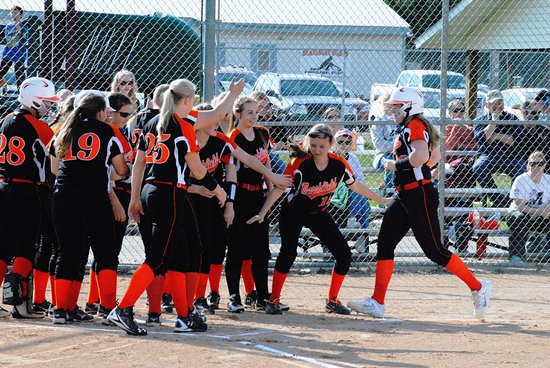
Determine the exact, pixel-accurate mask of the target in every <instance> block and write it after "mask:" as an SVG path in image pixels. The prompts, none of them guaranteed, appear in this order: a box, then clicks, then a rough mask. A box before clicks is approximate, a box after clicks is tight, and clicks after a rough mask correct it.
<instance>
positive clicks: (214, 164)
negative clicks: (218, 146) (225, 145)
mask: <svg viewBox="0 0 550 368" xmlns="http://www.w3.org/2000/svg"><path fill="white" fill-rule="evenodd" d="M219 164H220V155H219V153H217V152H216V153H215V154H213V155H212V157H209V158H207V159H206V160H203V161H202V166H204V168H205V169H206V170H208V172H214V171H216V169H217V168H218V165H219Z"/></svg>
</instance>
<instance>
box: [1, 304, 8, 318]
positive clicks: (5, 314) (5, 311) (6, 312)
mask: <svg viewBox="0 0 550 368" xmlns="http://www.w3.org/2000/svg"><path fill="white" fill-rule="evenodd" d="M10 314H11V313H10V311H8V310H5V309H4V308H2V307H1V306H0V318H6V317H9V316H10Z"/></svg>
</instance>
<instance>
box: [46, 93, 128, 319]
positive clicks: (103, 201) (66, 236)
mask: <svg viewBox="0 0 550 368" xmlns="http://www.w3.org/2000/svg"><path fill="white" fill-rule="evenodd" d="M108 108H109V104H108V100H107V98H106V97H105V96H104V95H102V94H97V93H94V92H91V93H87V92H81V93H80V94H79V96H77V99H76V100H75V110H74V111H73V112H72V113H71V114H70V115H69V117H68V118H67V120H66V121H65V122H64V123H63V126H62V127H61V129H60V130H59V133H58V134H56V136H55V137H54V139H53V140H52V143H51V146H50V154H51V160H52V172H53V173H54V174H56V175H57V177H56V182H55V189H54V191H53V194H52V213H53V223H54V227H55V232H56V235H57V240H58V242H59V257H58V259H57V267H56V272H55V289H56V309H55V310H54V314H53V323H54V324H64V323H66V322H68V321H71V319H72V318H74V312H73V311H74V310H75V309H77V307H76V302H77V299H78V295H79V293H80V287H81V285H82V278H83V275H84V265H85V263H86V261H87V257H88V249H89V246H90V245H91V248H92V250H93V252H94V258H95V262H96V267H95V272H96V274H97V282H98V285H99V299H100V302H101V305H102V306H103V307H104V308H105V309H112V308H114V306H115V304H116V281H117V275H116V269H117V265H118V254H117V253H116V251H115V250H116V247H115V239H114V228H113V222H114V217H113V212H112V209H111V203H110V200H109V194H108V193H109V191H110V189H111V186H110V171H111V167H110V165H112V167H113V168H114V170H115V171H116V173H117V174H118V175H120V176H126V175H128V173H129V168H128V165H127V164H126V161H125V158H124V152H125V151H129V147H128V146H127V143H126V145H125V140H124V137H122V135H121V134H120V132H119V131H118V130H117V129H116V128H114V127H113V126H111V125H109V124H107V123H105V121H106V119H107V109H108ZM86 319H89V318H86Z"/></svg>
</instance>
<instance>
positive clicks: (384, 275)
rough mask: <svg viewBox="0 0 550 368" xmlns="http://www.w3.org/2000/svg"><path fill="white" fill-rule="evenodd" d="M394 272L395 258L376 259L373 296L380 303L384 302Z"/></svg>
mask: <svg viewBox="0 0 550 368" xmlns="http://www.w3.org/2000/svg"><path fill="white" fill-rule="evenodd" d="M392 274H393V259H387V260H382V261H376V281H375V282H374V293H373V294H372V298H373V299H374V300H376V301H377V302H378V303H380V304H384V300H385V299H386V291H388V285H389V284H390V280H391V276H392Z"/></svg>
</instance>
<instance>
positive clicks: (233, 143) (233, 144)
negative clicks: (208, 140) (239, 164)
mask: <svg viewBox="0 0 550 368" xmlns="http://www.w3.org/2000/svg"><path fill="white" fill-rule="evenodd" d="M216 138H219V139H221V140H222V141H224V142H225V143H229V144H230V145H231V147H233V149H236V148H237V145H236V144H235V142H233V140H232V139H230V138H229V137H228V136H226V135H225V134H223V133H220V132H216Z"/></svg>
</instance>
